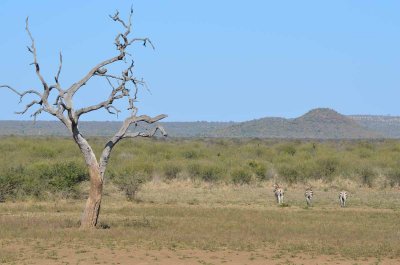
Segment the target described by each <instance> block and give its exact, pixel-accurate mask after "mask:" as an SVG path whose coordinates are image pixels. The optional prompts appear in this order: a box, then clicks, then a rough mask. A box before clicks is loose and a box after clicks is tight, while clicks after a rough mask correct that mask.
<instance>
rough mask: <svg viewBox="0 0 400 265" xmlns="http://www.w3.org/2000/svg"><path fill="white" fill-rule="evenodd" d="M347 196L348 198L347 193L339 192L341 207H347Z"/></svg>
mask: <svg viewBox="0 0 400 265" xmlns="http://www.w3.org/2000/svg"><path fill="white" fill-rule="evenodd" d="M347 196H348V194H347V191H341V192H339V202H340V207H346V200H347Z"/></svg>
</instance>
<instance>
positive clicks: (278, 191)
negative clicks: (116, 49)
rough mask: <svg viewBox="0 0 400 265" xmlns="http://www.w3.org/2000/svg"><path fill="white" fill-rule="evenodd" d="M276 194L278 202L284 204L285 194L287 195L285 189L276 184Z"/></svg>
mask: <svg viewBox="0 0 400 265" xmlns="http://www.w3.org/2000/svg"><path fill="white" fill-rule="evenodd" d="M273 187H274V194H275V198H276V202H277V203H278V204H279V205H281V204H282V203H283V194H284V193H285V192H284V191H283V189H282V188H281V187H280V186H279V185H278V184H274V186H273Z"/></svg>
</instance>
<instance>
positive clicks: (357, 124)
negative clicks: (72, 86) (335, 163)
mask: <svg viewBox="0 0 400 265" xmlns="http://www.w3.org/2000/svg"><path fill="white" fill-rule="evenodd" d="M161 124H162V125H163V126H164V127H165V129H166V130H167V132H168V133H169V136H171V137H232V138H240V137H257V138H294V139H305V138H310V139H371V138H400V117H392V116H373V115H351V116H345V115H342V114H340V113H338V112H336V111H334V110H332V109H327V108H319V109H314V110H311V111H309V112H308V113H306V114H304V115H303V116H301V117H298V118H294V119H285V118H271V117H266V118H261V119H256V120H251V121H246V122H240V123H238V122H236V123H235V122H206V121H201V122H200V121H199V122H164V123H161ZM120 126H121V122H110V121H105V122H81V123H80V127H81V130H82V131H83V133H84V134H85V135H87V136H101V137H103V136H106V137H109V136H111V135H113V134H114V133H115V132H116V131H117V130H118V128H119V127H120ZM0 135H25V136H38V135H39V136H68V132H67V131H66V129H65V128H64V127H63V126H62V125H61V124H60V123H59V122H56V121H37V122H36V123H35V124H34V123H33V122H32V121H0Z"/></svg>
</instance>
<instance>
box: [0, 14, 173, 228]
mask: <svg viewBox="0 0 400 265" xmlns="http://www.w3.org/2000/svg"><path fill="white" fill-rule="evenodd" d="M132 14H133V10H132V9H131V11H130V15H129V19H128V20H123V19H121V18H120V16H119V12H118V11H116V13H115V14H114V15H113V16H110V18H111V19H112V20H113V21H114V22H116V23H119V24H120V25H121V26H122V28H123V31H122V32H121V33H118V34H117V35H116V37H115V39H114V44H115V46H116V49H117V51H118V52H117V54H116V55H115V56H114V57H112V58H109V59H107V60H104V61H102V62H100V63H98V64H97V65H96V66H94V67H93V68H92V69H91V70H90V71H89V72H88V73H86V75H85V76H83V78H82V79H80V80H78V81H77V82H76V83H74V84H72V85H71V86H70V87H68V88H66V89H64V88H63V87H62V86H61V84H60V82H59V77H60V73H61V69H62V63H63V61H62V59H63V58H62V54H61V52H60V57H59V67H58V71H57V73H56V75H55V77H54V83H53V84H49V83H47V82H46V81H45V79H44V78H43V75H42V73H41V71H40V66H39V62H38V59H37V50H36V45H35V40H34V38H33V36H32V34H31V32H30V30H29V25H28V18H27V19H26V32H27V33H28V35H29V38H30V40H31V45H30V46H28V51H29V52H30V53H31V54H32V56H33V63H32V65H33V66H34V68H35V71H36V75H37V77H38V78H39V80H40V82H41V86H42V87H43V90H41V89H40V90H37V89H30V90H26V91H24V92H19V91H18V90H16V89H14V88H13V87H12V86H9V85H1V86H0V88H1V87H2V88H7V89H10V90H11V91H12V92H14V93H16V94H17V95H18V96H19V97H20V102H21V101H22V100H23V98H24V97H25V96H26V95H33V96H34V97H36V99H35V100H33V101H32V102H30V103H29V104H27V105H26V106H25V108H24V109H23V110H22V111H20V112H16V113H17V114H25V113H26V112H27V111H28V110H30V109H32V108H34V107H37V108H36V109H35V110H33V113H32V115H31V117H33V118H34V119H35V120H36V117H37V116H38V115H40V114H41V113H42V112H47V113H49V114H50V115H52V116H54V117H57V118H58V119H59V120H60V121H61V122H62V123H63V124H64V125H65V127H66V128H67V129H68V131H69V132H70V133H71V136H72V138H73V139H74V141H75V143H76V144H77V145H78V147H79V149H80V151H81V152H82V154H83V157H84V159H85V163H86V166H87V169H88V174H89V177H90V191H89V197H88V199H87V201H86V205H85V208H84V211H83V214H82V218H81V228H92V227H95V226H96V224H97V220H98V216H99V212H100V204H101V199H102V191H103V184H104V174H105V172H106V168H107V164H108V161H109V158H110V155H111V151H112V150H113V148H114V147H115V145H116V144H117V143H118V142H119V141H120V140H122V139H125V138H134V137H152V136H154V135H155V134H156V133H157V131H159V132H161V134H162V135H163V136H166V132H165V130H164V129H163V128H162V127H161V126H158V125H156V126H154V128H153V129H148V130H142V131H136V132H130V131H128V129H129V128H130V126H131V125H135V127H136V125H137V124H138V123H147V124H153V123H156V122H157V121H159V120H161V119H163V118H165V117H167V116H166V115H163V114H162V115H158V116H156V117H149V116H147V115H137V112H138V109H137V107H136V106H135V103H136V102H137V94H138V88H139V86H145V83H144V81H143V80H142V79H140V80H139V79H137V78H136V77H135V76H134V75H133V68H134V65H133V61H132V63H127V62H126V61H127V59H128V58H127V57H130V54H129V53H128V51H127V49H128V47H130V46H131V45H133V44H134V43H141V44H143V45H144V46H148V45H149V46H151V47H152V48H153V49H154V46H153V44H152V43H151V41H150V39H148V38H132V37H131V36H130V35H131V28H132ZM121 61H122V62H125V65H126V68H124V69H123V70H122V72H121V74H112V73H109V72H108V71H107V68H106V67H107V66H110V65H111V64H114V63H117V62H121ZM94 77H100V78H104V80H105V81H107V83H108V85H109V86H110V90H111V92H110V94H109V96H108V98H106V99H105V100H104V101H102V102H99V103H98V104H95V105H92V106H88V107H84V108H80V109H75V108H74V96H75V94H76V92H78V91H79V90H80V89H81V88H82V87H84V86H85V85H86V84H87V83H88V82H89V81H90V80H91V79H92V78H94ZM52 93H56V94H52ZM51 95H54V97H56V99H55V102H49V98H50V96H51ZM54 97H53V98H54ZM122 99H125V100H126V102H127V106H128V108H127V109H128V111H129V112H130V115H129V117H128V118H126V119H125V120H124V122H123V124H122V126H121V128H120V129H119V131H118V132H117V133H116V134H115V135H114V136H113V137H112V138H111V139H110V140H109V141H108V142H107V143H106V144H105V146H104V149H103V151H102V153H101V156H100V158H99V159H97V157H96V155H95V153H94V152H93V149H92V147H91V146H90V144H89V143H88V141H87V140H86V139H85V137H84V136H83V135H82V133H81V132H80V130H79V126H78V123H79V119H80V117H81V116H82V115H84V114H86V113H89V112H92V111H96V110H100V109H105V110H107V111H108V112H109V113H110V114H118V113H119V112H120V110H119V109H117V108H116V107H115V106H114V105H113V103H114V102H115V101H117V100H122Z"/></svg>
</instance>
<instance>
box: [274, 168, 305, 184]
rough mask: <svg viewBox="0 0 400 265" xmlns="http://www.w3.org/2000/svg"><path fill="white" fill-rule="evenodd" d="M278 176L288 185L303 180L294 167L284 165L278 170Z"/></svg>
mask: <svg viewBox="0 0 400 265" xmlns="http://www.w3.org/2000/svg"><path fill="white" fill-rule="evenodd" d="M278 174H279V176H280V177H282V178H283V179H284V180H285V181H286V182H287V183H289V184H293V183H297V182H298V181H299V180H300V179H302V178H301V175H300V172H299V170H298V169H297V168H296V167H295V166H293V165H282V166H280V167H279V168H278Z"/></svg>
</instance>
